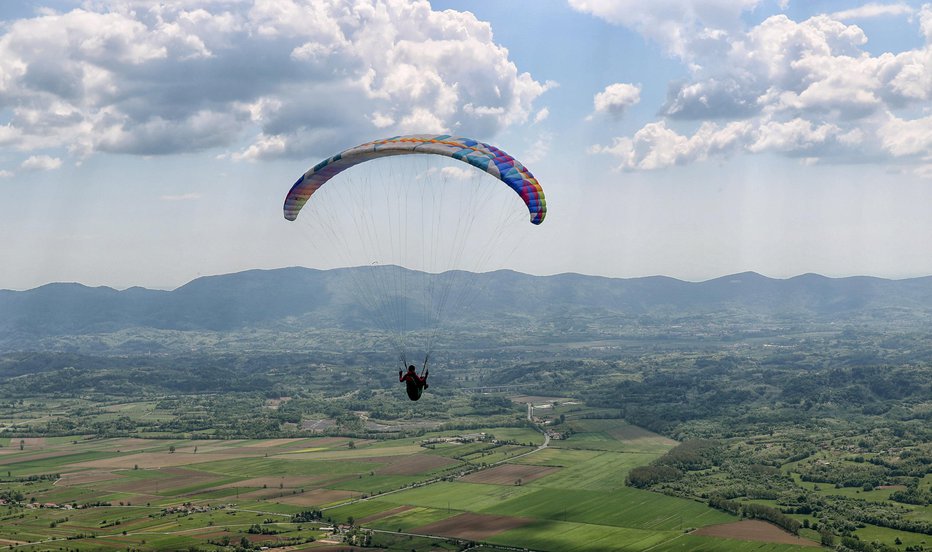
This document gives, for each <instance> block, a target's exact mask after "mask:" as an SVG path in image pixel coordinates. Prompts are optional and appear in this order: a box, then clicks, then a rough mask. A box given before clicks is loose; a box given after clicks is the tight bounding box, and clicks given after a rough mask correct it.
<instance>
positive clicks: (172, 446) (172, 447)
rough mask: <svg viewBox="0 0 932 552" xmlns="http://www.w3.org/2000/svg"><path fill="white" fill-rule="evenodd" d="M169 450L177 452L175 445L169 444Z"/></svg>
mask: <svg viewBox="0 0 932 552" xmlns="http://www.w3.org/2000/svg"><path fill="white" fill-rule="evenodd" d="M168 452H169V453H174V452H175V445H171V446H169V447H168Z"/></svg>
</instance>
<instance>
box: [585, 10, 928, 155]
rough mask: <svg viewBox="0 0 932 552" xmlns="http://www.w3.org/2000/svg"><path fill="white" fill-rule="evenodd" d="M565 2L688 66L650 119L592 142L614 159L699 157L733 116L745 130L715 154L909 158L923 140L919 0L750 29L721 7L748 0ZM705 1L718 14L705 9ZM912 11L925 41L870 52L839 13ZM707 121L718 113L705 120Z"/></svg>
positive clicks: (924, 80) (924, 63)
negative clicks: (686, 129) (683, 126)
mask: <svg viewBox="0 0 932 552" xmlns="http://www.w3.org/2000/svg"><path fill="white" fill-rule="evenodd" d="M571 4H572V5H574V6H575V7H577V8H579V9H583V11H589V12H590V13H593V14H595V15H598V16H600V17H603V18H605V19H606V20H608V21H611V22H615V23H618V24H621V25H626V26H629V27H631V28H634V29H636V30H638V31H639V32H641V33H643V34H644V35H645V36H647V37H650V38H653V39H655V40H658V41H660V42H661V43H662V44H664V45H665V46H666V47H667V49H668V50H669V51H670V52H671V53H673V54H674V55H676V56H678V57H679V58H680V59H681V60H682V61H683V62H684V64H685V65H686V67H687V68H688V69H689V78H688V79H686V80H684V81H682V82H677V83H672V84H671V86H670V89H669V94H668V98H667V101H666V103H665V105H664V106H663V107H662V108H661V110H660V114H661V116H662V117H663V119H662V120H661V121H659V122H654V123H650V124H648V125H646V126H644V127H643V128H642V129H640V130H639V131H637V132H635V134H634V135H632V136H630V137H619V138H617V139H615V140H614V141H612V142H611V144H610V145H602V146H596V147H594V148H592V151H594V152H600V153H609V154H613V155H615V156H617V157H618V159H619V161H620V166H621V167H622V168H625V169H655V168H662V167H667V166H671V165H674V164H681V163H688V162H693V161H699V160H702V159H705V158H707V157H709V156H710V155H712V150H708V149H706V142H705V139H706V138H709V137H710V136H713V135H715V136H717V135H718V133H719V132H721V131H723V129H725V128H728V126H729V124H730V123H728V121H734V122H744V123H746V124H747V129H748V130H747V132H745V133H744V134H743V135H742V136H740V137H734V138H735V139H734V141H728V143H729V144H731V145H732V146H733V147H730V148H726V149H725V150H720V152H721V153H722V154H727V153H728V152H731V153H733V152H745V153H760V152H772V153H778V154H783V155H789V156H794V157H808V158H810V160H811V161H813V162H817V161H818V160H820V159H823V158H826V157H830V158H832V159H834V160H836V161H846V160H850V161H858V162H860V161H863V160H864V159H875V160H882V159H884V158H888V159H889V158H897V159H899V160H900V161H903V160H906V159H910V160H911V161H908V162H918V161H917V160H918V159H919V158H920V157H921V152H922V150H923V148H929V146H930V145H932V144H930V142H929V140H928V136H927V131H928V122H927V121H926V119H922V118H919V119H916V118H915V117H916V113H917V110H919V109H922V108H925V107H926V106H928V104H929V102H930V101H932V5H930V4H926V5H924V6H923V7H922V8H921V9H919V10H913V8H910V7H909V6H908V5H906V4H903V3H895V4H877V3H871V4H866V5H864V6H861V7H859V8H855V9H851V10H845V11H843V12H837V13H835V14H832V15H817V16H814V17H811V18H809V19H806V20H804V21H793V20H792V19H790V18H789V17H787V16H786V15H784V14H778V15H773V16H770V17H767V18H766V19H764V20H763V21H762V22H760V23H759V24H757V25H755V26H753V27H750V28H743V27H742V26H741V24H740V22H739V21H736V20H735V19H734V18H733V17H732V18H731V19H729V17H726V16H728V15H729V14H731V16H734V15H735V14H736V13H740V12H741V11H742V10H744V9H747V8H749V7H753V6H754V5H756V3H755V2H750V1H749V2H737V3H734V5H733V6H732V7H731V11H729V9H727V8H726V7H725V6H722V5H721V4H720V3H719V2H715V1H711V2H700V1H698V0H697V1H694V2H686V3H685V4H684V6H685V12H684V13H683V14H675V13H673V10H672V8H671V6H670V5H669V4H668V3H666V2H664V1H661V2H659V3H658V4H657V5H654V4H653V3H648V2H645V3H643V4H641V3H638V6H640V7H642V8H643V9H644V11H643V12H641V13H635V12H636V11H637V10H634V11H624V12H623V11H622V10H621V7H622V5H625V6H626V9H627V10H633V9H634V7H635V6H634V0H629V1H624V0H619V1H615V2H610V1H608V0H605V1H597V0H571ZM716 7H717V8H719V10H718V12H717V13H719V15H720V16H721V17H718V18H717V19H716V18H713V17H710V16H709V15H708V14H709V13H711V12H714V11H715V9H714V8H716ZM917 12H918V17H917V18H916V19H915V20H913V21H914V22H915V21H916V20H918V25H919V28H920V30H921V31H922V32H923V34H924V35H925V37H926V43H925V44H924V45H922V46H920V47H917V48H914V49H911V50H905V51H901V52H887V53H883V54H880V55H874V54H871V53H869V52H868V51H866V50H865V49H864V48H865V45H866V44H867V42H868V37H867V35H866V34H865V32H864V30H863V29H861V28H860V27H858V26H857V25H853V24H847V23H845V22H843V21H841V19H856V18H866V17H880V16H890V15H911V14H914V13H917ZM647 17H652V18H661V17H666V18H667V19H666V20H665V21H666V23H664V22H661V21H658V22H657V25H658V28H662V27H663V26H664V25H665V24H670V25H674V26H675V27H676V29H677V33H678V34H676V36H672V35H671V36H662V35H658V34H657V32H656V31H655V30H651V29H647V28H646V27H644V20H645V19H644V18H647ZM728 21H731V24H724V23H723V22H725V23H727V22H728ZM684 22H685V23H684ZM687 23H688V24H687ZM685 45H688V46H689V47H688V48H686V50H683V49H682V47H684V46H685ZM893 114H896V115H893ZM674 121H694V122H696V123H701V125H700V127H699V130H698V131H697V132H696V133H695V134H693V135H689V134H680V133H678V132H675V131H674V130H672V129H671V127H669V126H668V125H667V124H666V122H674ZM711 121H720V122H719V123H716V124H715V125H714V126H712V127H709V126H708V123H709V122H711ZM694 124H695V123H694ZM715 129H718V130H715ZM710 133H711V134H710Z"/></svg>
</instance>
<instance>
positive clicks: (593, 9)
mask: <svg viewBox="0 0 932 552" xmlns="http://www.w3.org/2000/svg"><path fill="white" fill-rule="evenodd" d="M569 2H570V6H572V7H573V8H574V9H576V10H578V11H581V12H584V13H589V14H592V15H595V16H597V17H600V18H602V19H605V20H607V21H609V22H611V23H615V24H618V25H623V26H625V27H629V28H632V29H634V30H636V31H638V32H639V33H641V34H643V35H645V36H647V37H648V38H650V39H653V40H655V41H657V42H658V43H660V44H661V45H663V46H664V47H666V48H667V50H668V51H669V52H671V53H673V54H675V55H678V56H680V57H683V58H687V57H690V55H691V52H692V51H694V50H695V49H696V47H697V45H699V44H701V43H702V42H703V41H705V40H706V39H707V38H708V36H710V35H715V34H716V33H718V32H720V31H722V30H727V29H734V28H737V27H738V26H740V24H741V14H742V13H743V12H744V11H746V10H749V9H752V8H754V7H756V6H757V5H758V4H761V3H762V1H761V0H569Z"/></svg>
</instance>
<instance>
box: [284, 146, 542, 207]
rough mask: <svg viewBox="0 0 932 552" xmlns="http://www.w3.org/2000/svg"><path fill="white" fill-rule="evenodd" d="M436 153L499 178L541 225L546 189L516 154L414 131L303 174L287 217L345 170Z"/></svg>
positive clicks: (288, 201) (292, 193) (326, 161)
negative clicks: (383, 159)
mask: <svg viewBox="0 0 932 552" xmlns="http://www.w3.org/2000/svg"><path fill="white" fill-rule="evenodd" d="M417 153H421V154H433V155H444V156H446V157H452V158H453V159H457V160H460V161H464V162H466V163H469V164H470V165H472V166H474V167H477V168H479V169H481V170H483V171H485V172H487V173H489V174H491V175H492V176H494V177H496V178H498V179H499V180H501V181H502V182H504V183H505V184H507V185H508V186H509V187H510V188H511V189H513V190H514V191H515V192H516V193H517V194H518V195H519V196H520V197H521V199H522V200H523V201H524V203H525V204H526V205H527V208H528V211H529V212H530V214H531V222H532V223H533V224H540V223H541V222H543V221H544V217H545V216H547V201H546V200H545V198H544V190H543V189H542V188H541V187H540V184H538V183H537V179H536V178H534V175H532V174H531V172H530V171H529V170H527V169H526V168H525V167H524V165H522V164H521V163H520V162H518V161H517V160H516V159H515V158H514V157H512V156H510V155H508V154H507V153H505V152H504V151H502V150H500V149H498V148H497V147H495V146H491V145H489V144H485V143H483V142H478V141H476V140H473V139H471V138H460V137H454V136H450V135H447V134H442V135H439V136H437V135H428V134H412V135H409V136H394V137H392V138H385V139H383V140H375V141H373V142H367V143H365V144H362V145H359V146H356V147H355V148H350V149H348V150H346V151H343V152H340V153H338V154H336V155H334V156H333V157H330V158H329V159H324V160H323V161H321V162H320V163H318V164H316V165H314V167H312V168H311V169H310V170H309V171H307V172H306V173H304V174H303V175H301V178H299V179H298V181H297V182H295V183H294V186H292V187H291V190H290V191H289V192H288V196H287V197H286V198H285V218H286V219H288V220H295V219H296V218H298V213H299V212H300V211H301V208H302V207H304V204H305V203H307V200H308V199H310V197H311V195H313V194H314V192H316V191H317V190H318V188H320V187H321V186H323V185H324V184H325V183H326V182H327V181H328V180H330V179H331V178H333V177H334V176H336V175H338V174H340V173H341V172H343V171H345V170H346V169H348V168H350V167H353V166H355V165H358V164H360V163H364V162H366V161H370V160H372V159H378V158H380V157H388V156H392V155H410V154H417Z"/></svg>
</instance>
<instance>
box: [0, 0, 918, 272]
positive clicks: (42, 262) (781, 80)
mask: <svg viewBox="0 0 932 552" xmlns="http://www.w3.org/2000/svg"><path fill="white" fill-rule="evenodd" d="M930 99H932V4H924V3H922V2H866V3H862V2H854V1H851V0H848V1H829V0H805V1H802V0H548V1H544V2H542V1H540V0H509V1H507V2H497V1H496V2H493V1H475V0H470V1H463V0H436V1H430V2H428V1H426V0H166V1H163V2H155V1H150V0H83V1H78V0H38V1H36V0H2V2H0V289H17V290H21V289H30V288H33V287H37V286H40V285H43V284H46V283H49V282H61V281H65V282H80V283H84V284H86V285H94V286H97V285H106V286H111V287H115V288H118V289H123V288H127V287H131V286H137V285H138V286H143V287H150V288H162V289H173V288H175V287H178V286H180V285H183V284H184V283H186V282H188V281H190V280H191V279H194V278H196V277H199V276H204V275H212V274H223V273H229V272H237V271H240V270H247V269H253V268H277V267H285V266H296V265H297V266H311V267H315V268H327V267H328V266H329V265H327V266H324V264H323V263H322V261H321V260H320V259H319V258H315V257H310V258H309V257H308V255H307V249H306V247H304V244H303V242H302V240H306V239H307V237H306V234H305V235H303V237H301V236H298V235H297V234H296V232H295V230H294V227H293V225H292V223H289V222H288V221H286V220H285V219H284V218H283V216H282V202H283V200H284V197H285V194H286V193H287V191H288V189H289V188H290V186H291V184H292V183H293V182H294V181H295V180H296V179H297V177H298V176H300V175H301V174H302V173H303V172H304V171H306V170H307V169H308V168H310V167H311V166H313V165H314V164H316V163H317V162H318V161H320V160H321V159H324V158H327V157H329V156H331V155H333V154H334V153H336V152H338V151H341V150H343V149H346V148H349V147H352V146H354V145H357V144H360V143H364V142H367V141H370V140H373V139H376V138H380V137H386V136H392V135H397V134H411V133H449V134H454V135H460V136H468V137H471V138H475V139H479V140H482V141H485V142H489V143H493V144H496V145H497V146H499V147H501V148H502V149H504V150H505V151H507V152H509V153H510V154H512V155H513V156H515V157H516V158H518V159H520V160H522V161H523V162H524V163H525V165H527V166H528V167H529V168H530V169H531V170H532V172H533V173H534V174H535V176H536V177H537V179H538V180H539V182H540V183H541V185H542V186H543V188H544V190H545V193H546V195H547V205H548V214H547V219H546V220H545V222H544V223H543V224H541V225H540V226H537V227H532V228H531V229H530V231H527V232H526V233H524V234H523V235H522V240H523V244H524V245H522V247H521V248H520V249H519V250H517V251H515V252H513V253H511V254H509V256H508V257H507V258H506V259H505V260H503V261H502V265H501V266H503V267H507V268H512V269H515V270H520V271H522V272H528V273H532V274H554V273H562V272H578V273H584V274H594V275H602V276H610V277H623V278H630V277H641V276H650V275H666V276H672V277H675V278H680V279H684V280H691V281H698V280H705V279H710V278H715V277H720V276H724V275H728V274H734V273H738V272H744V271H755V272H759V273H761V274H764V275H767V276H771V277H777V278H788V277H792V276H795V275H799V274H804V273H819V274H824V275H826V276H831V277H844V276H852V275H870V276H878V277H885V278H908V277H916V276H926V275H932V239H930V237H932V216H929V213H930V207H932V109H930V108H932V102H930ZM515 201H516V203H515V205H516V208H517V209H520V208H521V207H522V205H521V204H520V201H517V200H515ZM347 262H348V264H354V263H358V264H365V263H366V260H365V259H352V258H351V259H349V260H348V261H347ZM496 268H497V266H496Z"/></svg>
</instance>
